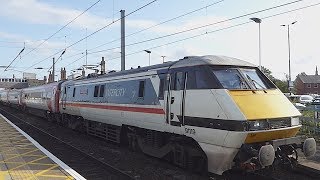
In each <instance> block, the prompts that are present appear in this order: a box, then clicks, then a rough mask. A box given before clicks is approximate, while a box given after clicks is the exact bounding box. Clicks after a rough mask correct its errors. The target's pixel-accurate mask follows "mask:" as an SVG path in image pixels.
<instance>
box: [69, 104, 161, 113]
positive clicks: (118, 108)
mask: <svg viewBox="0 0 320 180" xmlns="http://www.w3.org/2000/svg"><path fill="white" fill-rule="evenodd" d="M66 105H67V106H74V107H86V108H96V109H109V110H116V111H130V112H143V113H150V114H164V111H163V109H158V108H143V107H128V106H111V105H100V104H74V103H67V104H66Z"/></svg>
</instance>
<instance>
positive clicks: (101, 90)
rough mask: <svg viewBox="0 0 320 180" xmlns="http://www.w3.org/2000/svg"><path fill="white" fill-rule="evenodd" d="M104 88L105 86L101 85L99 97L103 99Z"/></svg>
mask: <svg viewBox="0 0 320 180" xmlns="http://www.w3.org/2000/svg"><path fill="white" fill-rule="evenodd" d="M104 86H105V85H101V86H100V92H99V97H103V95H104Z"/></svg>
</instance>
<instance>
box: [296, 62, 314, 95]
mask: <svg viewBox="0 0 320 180" xmlns="http://www.w3.org/2000/svg"><path fill="white" fill-rule="evenodd" d="M295 88H296V90H297V92H296V94H320V75H319V74H318V68H317V67H316V73H315V75H306V74H305V75H299V76H298V77H297V78H296V80H295Z"/></svg>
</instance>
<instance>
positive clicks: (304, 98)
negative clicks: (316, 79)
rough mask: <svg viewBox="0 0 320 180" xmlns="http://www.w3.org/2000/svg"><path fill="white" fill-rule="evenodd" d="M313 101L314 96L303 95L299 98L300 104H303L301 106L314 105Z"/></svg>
mask: <svg viewBox="0 0 320 180" xmlns="http://www.w3.org/2000/svg"><path fill="white" fill-rule="evenodd" d="M312 101H313V97H312V96H309V95H302V96H300V98H299V102H300V103H301V104H305V105H306V104H311V103H312Z"/></svg>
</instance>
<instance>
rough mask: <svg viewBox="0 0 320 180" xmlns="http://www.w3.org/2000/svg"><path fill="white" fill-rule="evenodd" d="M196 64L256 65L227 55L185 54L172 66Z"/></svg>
mask: <svg viewBox="0 0 320 180" xmlns="http://www.w3.org/2000/svg"><path fill="white" fill-rule="evenodd" d="M196 65H218V66H221V65H223V66H247V67H256V65H254V64H251V63H249V62H246V61H243V60H240V59H237V58H232V57H227V56H214V55H207V56H187V57H185V58H183V59H181V60H179V61H177V62H176V63H175V64H174V65H173V66H172V68H175V67H183V66H196Z"/></svg>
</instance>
